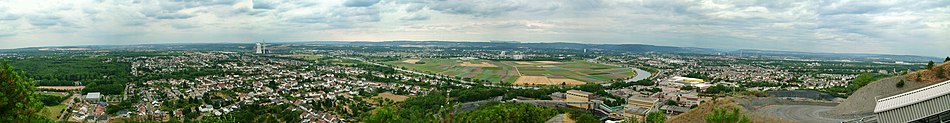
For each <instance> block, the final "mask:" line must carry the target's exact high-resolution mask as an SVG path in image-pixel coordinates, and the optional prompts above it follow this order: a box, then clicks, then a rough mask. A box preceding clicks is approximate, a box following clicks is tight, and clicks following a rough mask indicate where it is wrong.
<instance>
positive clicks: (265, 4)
mask: <svg viewBox="0 0 950 123" xmlns="http://www.w3.org/2000/svg"><path fill="white" fill-rule="evenodd" d="M252 3H253V4H254V6H252V8H253V9H274V8H277V4H276V3H274V2H273V1H263V0H255V1H254V2H252Z"/></svg>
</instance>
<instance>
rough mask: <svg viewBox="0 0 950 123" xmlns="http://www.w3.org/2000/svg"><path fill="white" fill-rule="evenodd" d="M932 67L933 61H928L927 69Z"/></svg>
mask: <svg viewBox="0 0 950 123" xmlns="http://www.w3.org/2000/svg"><path fill="white" fill-rule="evenodd" d="M933 68H934V61H930V62H928V63H927V69H933Z"/></svg>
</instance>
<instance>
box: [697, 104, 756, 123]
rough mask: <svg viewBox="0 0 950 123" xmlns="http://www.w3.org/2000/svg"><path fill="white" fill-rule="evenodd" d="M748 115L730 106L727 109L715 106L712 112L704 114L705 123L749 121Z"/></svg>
mask: <svg viewBox="0 0 950 123" xmlns="http://www.w3.org/2000/svg"><path fill="white" fill-rule="evenodd" d="M750 121H751V120H749V116H744V115H742V114H741V113H740V112H739V108H732V111H731V112H730V111H727V109H725V108H715V109H713V112H712V113H709V114H706V122H707V123H749V122H750Z"/></svg>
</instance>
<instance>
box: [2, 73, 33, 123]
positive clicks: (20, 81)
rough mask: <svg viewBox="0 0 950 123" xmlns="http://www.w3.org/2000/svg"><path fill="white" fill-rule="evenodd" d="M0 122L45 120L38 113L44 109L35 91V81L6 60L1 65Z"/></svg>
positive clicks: (13, 122)
mask: <svg viewBox="0 0 950 123" xmlns="http://www.w3.org/2000/svg"><path fill="white" fill-rule="evenodd" d="M0 87H3V89H0V122H3V123H21V122H37V121H41V120H44V119H43V118H44V117H42V116H40V115H39V114H37V113H38V112H40V110H41V109H43V103H40V102H39V100H38V99H37V98H36V93H35V92H34V89H35V87H34V83H33V81H32V80H30V79H27V78H26V77H24V76H23V75H20V73H18V72H15V71H13V67H12V66H10V64H7V62H6V61H4V62H3V65H2V66H0Z"/></svg>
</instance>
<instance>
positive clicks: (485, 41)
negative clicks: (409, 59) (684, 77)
mask: <svg viewBox="0 0 950 123" xmlns="http://www.w3.org/2000/svg"><path fill="white" fill-rule="evenodd" d="M261 41H263V42H261ZM261 41H254V42H233V41H226V42H170V43H136V44H91V45H64V46H27V47H18V48H0V50H14V49H27V48H59V47H89V46H133V45H171V44H255V43H307V42H401V41H402V42H481V43H492V42H498V43H510V42H517V43H569V44H590V45H650V46H663V47H677V48H703V49H713V50H733V51H740V50H759V51H776V52H797V53H827V54H855V55H861V54H863V55H899V56H919V57H933V58H943V57H946V56H927V55H911V54H893V53H854V52H851V53H849V52H808V51H791V50H777V49H752V48H744V49H728V48H708V47H689V46H669V45H656V44H643V43H579V42H569V41H539V42H531V41H529V42H525V41H507V40H470V41H466V40H386V41H368V40H349V41H346V40H337V41H334V40H317V41H276V42H267V41H266V40H261Z"/></svg>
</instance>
